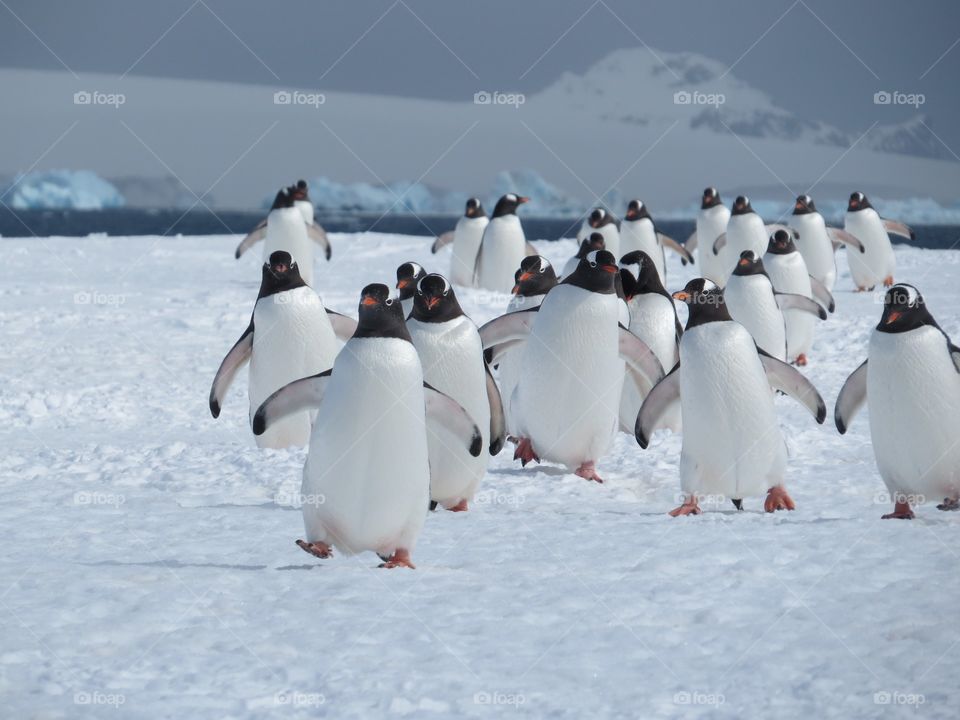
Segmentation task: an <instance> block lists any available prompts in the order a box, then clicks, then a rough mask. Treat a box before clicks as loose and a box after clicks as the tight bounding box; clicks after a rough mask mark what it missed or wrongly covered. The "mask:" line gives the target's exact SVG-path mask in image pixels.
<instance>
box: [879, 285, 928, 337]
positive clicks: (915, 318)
mask: <svg viewBox="0 0 960 720" xmlns="http://www.w3.org/2000/svg"><path fill="white" fill-rule="evenodd" d="M923 325H933V326H935V327H939V326H938V325H937V323H936V321H935V320H934V319H933V316H932V315H930V311H929V310H927V304H926V303H925V302H924V300H923V295H921V294H920V291H919V290H917V289H916V288H915V287H914V286H913V285H907V284H906V283H898V284H897V285H894V286H893V287H892V288H890V289H889V290H887V294H886V295H885V296H884V298H883V316H882V317H881V318H880V324H879V325H877V330H879V331H880V332H886V333H900V332H907V331H909V330H916V329H917V328H918V327H921V326H923Z"/></svg>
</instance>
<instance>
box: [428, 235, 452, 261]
mask: <svg viewBox="0 0 960 720" xmlns="http://www.w3.org/2000/svg"><path fill="white" fill-rule="evenodd" d="M453 235H454V233H453V230H448V231H447V232H445V233H444V234H443V235H441V236H440V237H438V238H437V239H436V240H434V241H433V245H431V246H430V252H431V253H432V254H434V255H436V254H437V250H439V249H440V248H442V247H446V246H447V245H449V244H450V243H452V242H453Z"/></svg>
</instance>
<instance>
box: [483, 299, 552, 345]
mask: <svg viewBox="0 0 960 720" xmlns="http://www.w3.org/2000/svg"><path fill="white" fill-rule="evenodd" d="M539 310H540V307H539V306H537V307H532V308H527V309H525V310H517V311H516V312H511V313H507V314H505V315H501V316H500V317H498V318H494V319H493V320H491V321H490V322H488V323H486V324H485V325H484V326H483V327H481V328H480V341H481V342H482V343H483V349H484V350H486V349H487V348H489V347H493V346H494V345H499V344H500V343H504V342H507V341H508V340H526V339H527V336H528V335H529V334H530V329H531V328H532V327H533V321H534V320H536V318H537V315H536V313H537V312H538V311H539Z"/></svg>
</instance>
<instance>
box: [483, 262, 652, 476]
mask: <svg viewBox="0 0 960 720" xmlns="http://www.w3.org/2000/svg"><path fill="white" fill-rule="evenodd" d="M618 274H619V268H618V266H617V261H616V258H614V257H613V255H611V254H610V253H609V252H607V251H606V250H599V251H595V252H591V253H590V254H589V255H587V257H585V258H584V259H583V260H581V261H580V265H579V266H578V267H577V270H576V271H575V272H574V273H572V274H571V275H570V276H569V277H567V278H566V279H564V281H563V282H561V283H560V284H559V285H557V286H556V287H555V288H553V289H552V290H551V291H550V292H549V293H547V296H546V297H545V298H544V300H543V303H542V304H541V305H540V307H539V308H535V309H533V310H524V311H521V312H514V313H509V314H507V315H502V316H501V317H499V318H497V319H495V320H491V321H490V322H489V323H487V324H486V325H484V326H483V328H481V330H480V338H481V339H482V340H483V345H484V348H485V349H486V348H490V347H493V346H498V345H502V344H505V343H506V342H508V341H512V340H523V339H525V338H526V339H527V340H526V343H525V345H524V347H523V350H522V361H521V367H520V380H519V382H518V383H517V387H516V389H515V390H514V391H513V397H512V398H511V399H510V409H511V412H512V414H513V417H512V421H513V422H515V423H516V425H517V427H518V432H519V435H520V437H519V443H518V445H517V449H516V452H515V453H514V458H515V459H517V458H519V459H520V460H521V462H522V463H523V464H524V465H525V464H526V463H527V462H529V461H530V460H539V459H540V458H544V459H546V460H551V461H553V462H557V463H560V464H562V465H565V466H566V467H568V468H571V469H573V468H575V472H576V474H577V475H579V476H580V477H582V478H586V479H587V480H595V481H597V482H602V480H601V479H600V476H599V475H598V474H597V470H596V461H597V460H599V459H600V458H601V457H602V456H603V454H604V453H605V452H606V450H607V448H608V447H609V445H610V441H611V440H612V439H613V436H614V433H615V432H616V429H617V426H618V411H619V406H620V391H621V387H622V385H623V382H624V361H626V363H627V366H628V367H629V368H630V378H631V381H633V382H636V383H637V384H638V386H639V387H640V392H641V394H642V395H646V393H647V392H649V390H650V387H652V384H653V383H655V382H656V381H657V379H658V378H659V377H661V376H662V374H663V368H662V367H661V365H660V362H659V361H658V360H657V358H656V355H654V354H653V351H652V350H650V348H648V347H647V346H646V345H645V344H644V343H643V341H641V340H640V339H639V338H637V337H636V336H635V335H631V334H630V332H629V331H627V330H626V329H624V328H623V327H622V326H620V324H619V323H618V316H619V313H620V299H619V298H618V297H617V294H616V290H615V287H614V278H615V276H616V275H618Z"/></svg>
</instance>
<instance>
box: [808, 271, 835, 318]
mask: <svg viewBox="0 0 960 720" xmlns="http://www.w3.org/2000/svg"><path fill="white" fill-rule="evenodd" d="M810 291H811V292H812V293H813V299H814V300H816V301H817V302H818V303H820V304H821V305H823V306H824V307H825V308H826V309H827V310H828V311H829V312H833V311H834V310H836V309H837V304H836V302H834V300H833V294H832V293H831V292H830V291H829V290H827V286H826V285H824V284H823V283H822V282H820V281H819V280H817V279H816V278H815V277H814V276H813V275H811V276H810Z"/></svg>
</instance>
